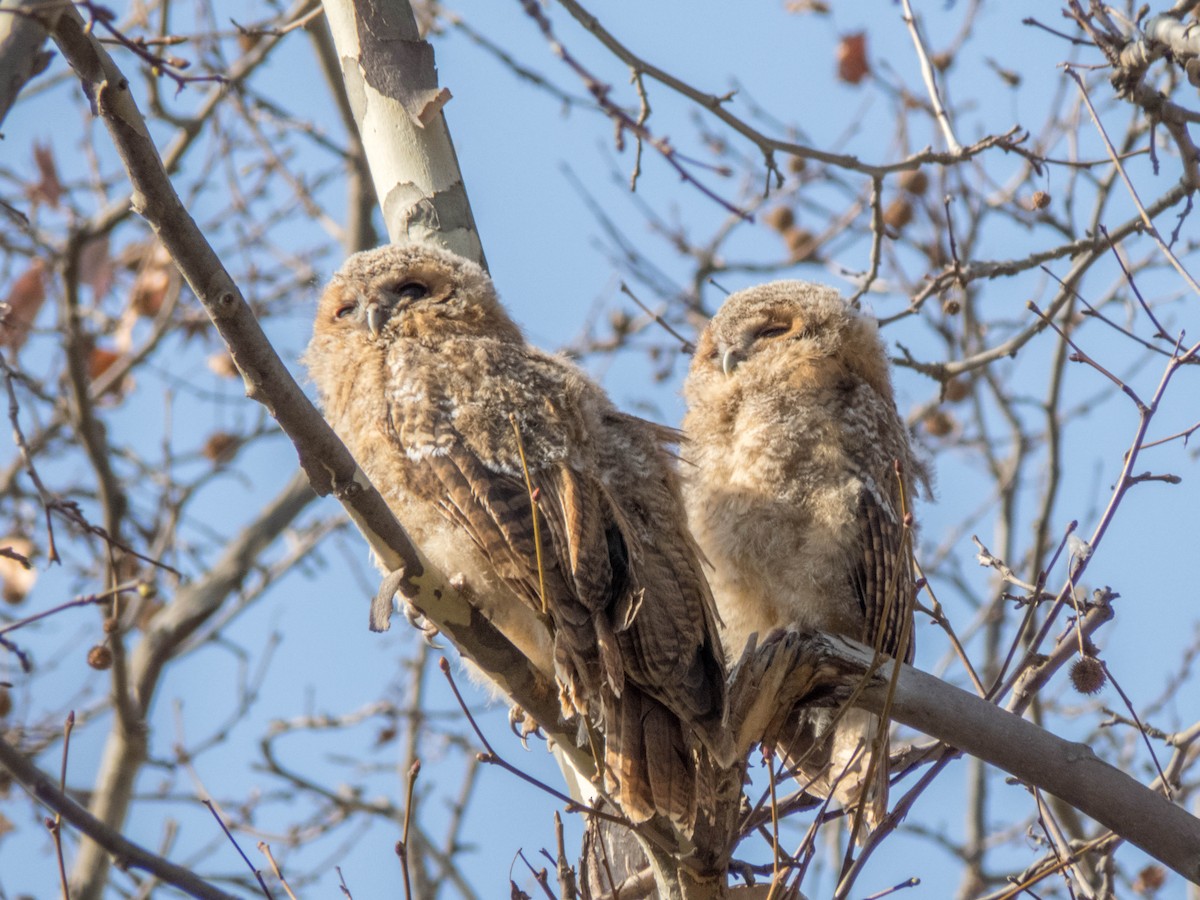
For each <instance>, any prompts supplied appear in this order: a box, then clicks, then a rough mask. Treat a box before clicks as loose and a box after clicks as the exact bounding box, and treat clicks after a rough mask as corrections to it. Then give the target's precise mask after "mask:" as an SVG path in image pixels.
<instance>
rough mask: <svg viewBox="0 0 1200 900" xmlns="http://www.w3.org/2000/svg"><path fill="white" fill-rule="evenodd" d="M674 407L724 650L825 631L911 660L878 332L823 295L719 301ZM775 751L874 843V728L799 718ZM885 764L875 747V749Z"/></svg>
mask: <svg viewBox="0 0 1200 900" xmlns="http://www.w3.org/2000/svg"><path fill="white" fill-rule="evenodd" d="M684 395H685V397H686V399H687V402H688V412H687V415H686V417H685V419H684V435H685V437H684V443H683V447H682V456H683V458H684V460H685V464H689V463H690V464H691V465H690V466H686V465H685V469H684V473H685V486H684V494H685V500H686V504H687V510H688V518H689V521H690V524H691V527H692V530H693V532H694V534H695V536H696V539H697V541H698V542H699V544H700V547H701V549H702V550H703V552H704V554H705V556H706V557H707V558H708V560H709V561H710V562H711V564H712V567H713V569H712V572H711V574H710V583H711V585H712V590H713V594H714V596H715V598H716V601H717V608H718V610H719V612H720V616H721V620H722V622H723V631H722V639H723V644H724V647H725V650H726V653H727V654H728V656H729V658H730V659H731V660H736V659H737V658H738V657H739V656H740V654H741V652H742V650H743V648H744V647H745V645H746V641H747V639H748V638H749V637H750V635H752V634H755V633H757V634H758V636H759V638H760V640H761V639H762V638H764V637H765V636H766V635H767V633H768V632H770V631H772V630H774V629H777V628H787V627H798V628H802V629H821V630H824V631H832V632H835V633H838V634H843V635H846V636H848V637H851V638H854V639H855V640H859V641H862V642H863V643H865V644H868V645H870V646H872V647H875V648H877V649H878V650H880V651H882V652H883V653H886V654H889V655H891V656H893V657H896V658H898V659H902V660H904V661H906V662H908V661H910V660H911V658H912V652H913V640H912V630H913V629H912V624H913V621H912V616H913V614H912V607H913V600H914V577H913V567H912V557H911V549H910V548H911V519H908V524H907V525H906V516H907V515H908V513H909V511H910V510H911V508H912V502H913V488H914V484H915V483H916V482H921V483H923V482H924V481H925V471H924V468H923V467H922V465H921V463H920V462H919V461H918V460H917V459H916V458H915V457H914V455H913V451H912V449H911V447H910V445H909V441H908V435H907V432H906V430H905V427H904V424H903V423H902V422H901V421H900V418H899V416H898V415H897V413H896V406H895V401H894V400H893V398H892V385H891V379H890V377H889V374H888V363H887V357H886V356H885V354H884V349H883V345H882V344H881V342H880V340H879V337H878V334H877V330H876V327H875V323H874V322H873V321H872V320H870V319H867V318H865V317H863V316H861V315H859V314H858V312H857V311H855V310H854V309H853V308H851V307H850V306H849V305H848V304H847V303H846V302H845V301H844V300H842V298H841V297H840V296H839V295H838V293H837V292H836V291H835V290H833V289H831V288H828V287H822V286H820V285H815V284H808V283H805V282H801V281H779V282H774V283H771V284H765V285H762V286H759V287H755V288H751V289H749V290H745V291H741V292H739V293H736V294H734V295H732V296H731V297H729V299H728V300H726V301H725V304H724V306H722V308H721V310H720V311H719V312H718V313H717V315H716V316H715V317H714V318H713V319H712V321H711V322H710V323H709V325H708V327H707V328H706V329H705V331H704V333H703V334H702V335H701V337H700V340H699V342H698V345H697V348H696V353H695V356H694V358H693V360H692V365H691V370H690V372H689V374H688V379H687V383H686V385H685V388H684ZM796 727H797V732H796V734H795V735H794V736H790V737H788V738H787V739H786V740H785V741H784V743H783V746H782V747H781V749H782V750H783V752H784V753H785V755H786V756H787V758H788V759H789V761H791V762H792V763H793V764H794V765H796V766H797V767H798V768H799V772H800V774H801V775H803V776H804V780H805V781H811V783H812V788H813V789H814V790H815V791H816V792H819V793H823V794H825V795H827V796H828V795H829V794H831V793H832V794H833V795H834V796H835V797H836V798H837V799H838V800H840V801H841V802H843V803H844V804H846V805H851V804H854V803H858V802H859V801H860V800H861V799H863V798H864V795H865V798H866V799H867V801H868V802H867V803H865V804H863V806H862V809H863V812H864V814H865V815H864V821H865V823H866V824H867V826H868V827H872V826H873V825H874V824H875V823H876V822H877V821H878V819H879V818H881V817H882V815H883V814H884V813H885V812H886V810H887V786H888V777H887V766H886V754H881V759H882V763H881V764H879V765H877V766H876V771H877V773H878V774H877V775H876V777H875V778H874V779H873V780H872V783H870V784H865V783H864V779H865V776H866V772H867V766H868V762H869V759H870V756H871V750H870V744H871V741H872V739H873V738H874V736H875V734H876V732H877V730H878V727H879V722H878V720H877V718H876V717H875V716H872V715H871V714H870V713H867V712H864V711H861V710H857V709H848V710H846V711H845V712H844V714H843V715H842V717H841V718H840V719H838V720H837V721H836V723H834V722H833V713H832V712H830V711H828V710H824V711H821V710H805V711H803V712H802V713H801V714H800V715H799V717H798V722H797V726H796ZM884 748H885V750H886V743H885V744H884Z"/></svg>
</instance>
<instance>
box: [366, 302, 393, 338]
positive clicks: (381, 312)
mask: <svg viewBox="0 0 1200 900" xmlns="http://www.w3.org/2000/svg"><path fill="white" fill-rule="evenodd" d="M387 318H388V315H387V310H386V309H384V307H383V306H382V305H381V304H380V303H379V301H378V300H369V301H368V302H367V331H369V332H371V337H373V338H377V337H379V332H380V331H382V330H383V323H384V322H386V321H387Z"/></svg>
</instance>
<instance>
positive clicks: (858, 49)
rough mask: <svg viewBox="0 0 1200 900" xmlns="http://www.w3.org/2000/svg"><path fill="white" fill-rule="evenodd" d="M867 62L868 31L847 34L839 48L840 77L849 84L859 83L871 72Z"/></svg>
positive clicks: (838, 68) (838, 70) (838, 64)
mask: <svg viewBox="0 0 1200 900" xmlns="http://www.w3.org/2000/svg"><path fill="white" fill-rule="evenodd" d="M870 71H871V67H870V66H869V65H868V64H867V33H866V32H865V31H857V32H855V33H854V34H847V35H845V36H844V37H843V38H842V40H841V42H840V43H838V48H837V73H838V78H840V79H841V80H842V81H845V82H847V83H849V84H858V83H859V82H860V81H862V80H863V79H864V78H866V77H867V75H868V73H870Z"/></svg>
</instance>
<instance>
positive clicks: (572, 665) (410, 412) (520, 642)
mask: <svg viewBox="0 0 1200 900" xmlns="http://www.w3.org/2000/svg"><path fill="white" fill-rule="evenodd" d="M304 362H305V364H306V365H307V367H308V371H309V373H310V375H311V377H312V380H313V381H314V382H315V384H316V387H317V391H318V394H319V399H320V403H321V406H322V408H323V410H324V412H325V415H326V417H327V418H328V420H329V422H330V424H331V425H332V426H333V428H334V430H335V431H336V432H337V433H338V435H339V436H340V437H341V438H342V439H343V440H344V441H345V442H346V445H347V447H349V449H350V451H351V453H353V455H354V457H355V459H356V460H357V461H358V463H359V465H360V466H361V467H362V468H363V470H364V471H365V472H366V473H367V475H368V476H369V477H370V479H371V481H372V482H373V483H374V484H375V485H376V486H377V487H378V489H379V490H380V492H381V493H382V495H383V496H384V498H385V499H386V500H387V502H388V504H389V505H390V507H391V508H392V510H393V511H394V512H395V514H396V517H397V518H398V519H399V520H400V522H401V523H402V524H403V525H404V526H405V528H406V529H407V530H408V532H409V534H410V535H411V536H412V537H413V539H414V540H415V541H416V543H417V544H418V545H420V546H421V547H422V549H423V550H424V551H425V553H426V555H427V556H428V557H429V559H430V560H431V561H432V562H433V563H434V565H436V566H437V567H438V568H440V569H441V570H443V571H444V572H446V573H447V574H450V575H452V576H455V575H457V576H461V578H462V580H463V581H464V582H465V585H466V587H467V588H468V589H469V596H471V597H472V598H473V602H476V604H477V605H478V606H479V607H480V608H481V609H482V611H483V612H484V614H485V615H486V616H487V617H488V618H489V619H490V620H491V621H492V622H493V623H494V624H495V625H496V626H497V627H498V628H499V629H500V630H501V631H502V632H503V633H504V634H505V635H506V636H507V637H508V638H509V640H511V641H512V642H513V643H514V644H515V645H516V646H517V647H518V648H519V649H521V651H522V652H523V653H524V654H525V655H526V656H528V657H529V659H530V660H531V661H533V663H534V665H535V666H537V667H539V668H541V669H542V671H544V672H546V673H547V674H549V675H552V676H553V677H554V678H555V680H556V682H557V684H558V686H559V690H560V698H561V706H562V711H563V714H564V716H566V717H567V718H568V719H570V718H571V717H578V719H579V720H580V721H581V722H583V723H585V724H586V725H587V726H588V727H589V728H591V729H592V730H593V731H598V732H599V733H601V734H602V735H603V738H604V747H605V750H604V759H603V764H602V765H601V767H600V768H602V769H603V771H604V783H605V786H606V788H607V790H608V792H609V794H610V796H612V798H613V799H615V800H616V802H617V804H618V806H619V807H620V808H621V810H622V811H623V812H624V813H625V814H626V815H627V816H628V817H629V818H630V819H631V820H633V821H644V820H646V819H648V818H650V817H651V816H653V815H655V814H661V815H663V816H666V817H669V818H670V819H671V820H672V821H673V822H674V823H675V824H676V825H677V826H678V827H680V828H682V829H683V830H684V831H688V830H690V829H691V828H692V826H693V825H694V823H695V820H696V817H697V803H698V800H699V801H700V802H701V803H702V802H703V797H699V798H698V793H700V792H699V791H698V790H697V785H696V779H695V772H694V770H695V757H696V754H697V752H698V748H699V747H700V746H702V745H707V746H710V747H712V748H717V747H718V746H719V747H721V748H722V752H724V750H723V748H724V746H725V741H726V738H725V736H724V731H723V722H724V716H725V669H724V660H723V659H722V656H721V650H720V646H719V644H718V637H717V631H716V621H715V610H714V606H713V601H712V597H711V594H710V592H709V589H708V586H707V583H706V581H705V578H704V573H703V570H702V567H701V563H700V561H699V556H698V553H697V550H696V548H695V544H694V542H693V540H692V538H691V536H690V534H689V532H688V530H687V526H686V521H685V515H684V512H683V505H682V498H681V496H680V491H679V485H678V481H677V476H676V474H675V471H674V469H673V468H672V465H671V459H670V457H669V455H668V454H667V452H666V451H665V449H664V447H663V446H662V441H663V439H664V436H665V435H666V429H662V428H659V427H656V426H653V425H650V424H649V423H647V422H644V421H642V420H640V419H637V418H635V417H633V416H630V415H627V414H624V413H622V412H620V411H618V410H617V409H616V408H615V407H614V406H613V405H612V404H611V403H610V401H609V400H608V398H607V397H606V396H605V394H604V392H603V391H602V390H601V389H600V387H598V386H597V385H596V384H595V383H594V382H592V381H591V380H590V379H589V378H587V377H586V376H585V375H584V374H583V373H582V372H581V371H580V370H579V369H578V368H576V367H575V366H574V365H573V364H571V363H570V362H568V361H566V360H564V359H561V358H559V357H556V356H552V355H550V354H547V353H543V352H541V351H540V350H538V349H536V348H534V347H531V346H530V345H529V344H527V343H526V342H525V339H524V337H523V336H522V334H521V331H520V330H519V329H518V327H517V326H516V325H515V324H514V323H513V321H512V319H510V318H509V316H508V314H507V313H506V312H505V311H504V309H503V308H502V307H501V305H500V303H499V300H498V299H497V296H496V291H495V289H494V287H493V285H492V281H491V279H490V278H489V277H488V275H487V274H486V273H485V272H484V271H483V270H482V269H481V268H480V267H479V266H477V265H475V264H474V263H472V262H470V261H468V260H466V259H463V258H461V257H458V256H456V255H454V254H451V253H449V252H447V251H445V250H442V249H440V248H437V247H434V246H430V245H423V244H408V245H392V246H386V247H381V248H379V249H376V250H370V251H367V252H364V253H359V254H356V255H355V256H352V257H350V259H349V260H347V262H346V263H345V264H344V265H343V266H342V268H341V269H340V270H339V271H338V272H337V274H336V275H335V276H334V277H333V279H332V281H331V282H330V284H329V286H328V287H327V288H326V289H325V292H324V294H323V295H322V297H321V299H320V302H319V304H318V307H317V315H316V321H315V324H314V326H313V337H312V341H311V343H310V344H309V346H308V349H307V351H306V353H305V355H304Z"/></svg>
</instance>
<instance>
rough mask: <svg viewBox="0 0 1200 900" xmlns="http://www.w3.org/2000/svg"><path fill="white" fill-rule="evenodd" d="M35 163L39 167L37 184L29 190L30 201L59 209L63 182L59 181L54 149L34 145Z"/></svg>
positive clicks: (38, 144) (37, 144)
mask: <svg viewBox="0 0 1200 900" xmlns="http://www.w3.org/2000/svg"><path fill="white" fill-rule="evenodd" d="M33 161H34V163H35V164H36V165H37V170H38V180H37V183H36V184H34V185H32V186H31V187H30V188H29V199H30V200H32V201H33V202H34V203H45V204H47V205H48V206H52V207H55V208H57V207H58V202H59V200H60V199H62V195H63V187H62V182H61V181H59V180H58V166H57V165H56V164H55V162H54V149H53V148H52V147H51V146H50V145H49V144H40V143H37V142H36V141H35V142H34V145H33Z"/></svg>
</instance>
